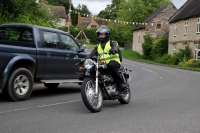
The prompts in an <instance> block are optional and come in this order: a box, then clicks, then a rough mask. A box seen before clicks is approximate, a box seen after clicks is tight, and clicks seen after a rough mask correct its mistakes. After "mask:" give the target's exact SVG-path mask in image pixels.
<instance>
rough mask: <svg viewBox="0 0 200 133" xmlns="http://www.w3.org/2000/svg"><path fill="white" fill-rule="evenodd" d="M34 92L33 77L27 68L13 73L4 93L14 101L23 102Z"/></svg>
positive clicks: (18, 69)
mask: <svg viewBox="0 0 200 133" xmlns="http://www.w3.org/2000/svg"><path fill="white" fill-rule="evenodd" d="M32 90H33V76H32V74H31V72H30V71H29V70H28V69H26V68H17V69H15V70H14V71H12V74H11V76H10V77H9V79H8V82H7V84H6V87H5V90H4V91H3V92H4V93H5V94H6V95H7V96H8V98H10V99H11V100H13V101H23V100H26V99H28V98H29V97H30V95H31V93H32Z"/></svg>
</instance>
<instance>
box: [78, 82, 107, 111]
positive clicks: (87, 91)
mask: <svg viewBox="0 0 200 133" xmlns="http://www.w3.org/2000/svg"><path fill="white" fill-rule="evenodd" d="M95 86H96V85H95V79H93V78H85V79H84V80H83V83H82V85H81V96H82V99H83V103H84V104H85V106H86V107H87V109H88V110H90V111H91V112H93V113H96V112H99V111H100V110H101V109H102V106H103V94H102V90H101V89H100V87H98V93H97V94H96V92H95Z"/></svg>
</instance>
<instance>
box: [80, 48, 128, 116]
mask: <svg viewBox="0 0 200 133" xmlns="http://www.w3.org/2000/svg"><path fill="white" fill-rule="evenodd" d="M103 54H109V52H103V53H102V54H100V55H98V56H97V57H94V58H92V59H81V61H80V62H79V63H84V68H81V69H82V70H83V69H84V70H85V75H84V79H83V82H82V85H81V96H82V100H83V102H84V104H85V106H86V107H87V109H88V110H90V111H91V112H93V113H95V112H99V111H100V110H101V109H102V107H103V100H118V101H119V102H120V103H121V104H128V103H129V101H130V98H131V91H130V87H129V84H128V79H130V76H129V74H128V70H127V68H124V67H123V66H122V65H121V67H120V69H119V72H120V74H121V76H122V77H123V79H124V81H125V83H126V84H127V88H126V89H125V90H123V91H120V88H119V87H118V86H117V85H116V83H115V82H114V79H113V77H112V75H111V74H110V73H109V71H108V69H107V65H106V63H105V61H104V60H100V57H101V56H102V55H103ZM79 63H77V64H79ZM131 71H132V70H131V69H130V70H129V72H131Z"/></svg>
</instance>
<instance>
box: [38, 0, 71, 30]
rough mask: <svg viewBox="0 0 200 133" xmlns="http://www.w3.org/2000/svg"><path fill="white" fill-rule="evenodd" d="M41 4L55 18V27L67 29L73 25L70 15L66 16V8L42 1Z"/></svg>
mask: <svg viewBox="0 0 200 133" xmlns="http://www.w3.org/2000/svg"><path fill="white" fill-rule="evenodd" d="M40 4H41V5H42V7H43V8H45V9H46V10H47V11H48V12H49V14H50V15H51V16H53V17H55V21H54V23H55V26H57V27H65V26H69V25H71V21H69V15H66V10H65V7H64V6H53V5H47V4H46V3H45V2H44V1H41V2H40Z"/></svg>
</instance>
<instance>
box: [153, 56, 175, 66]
mask: <svg viewBox="0 0 200 133" xmlns="http://www.w3.org/2000/svg"><path fill="white" fill-rule="evenodd" d="M155 62H157V63H162V64H169V65H173V64H174V58H173V57H172V56H171V55H169V54H164V55H163V56H162V57H157V58H156V59H155Z"/></svg>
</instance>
